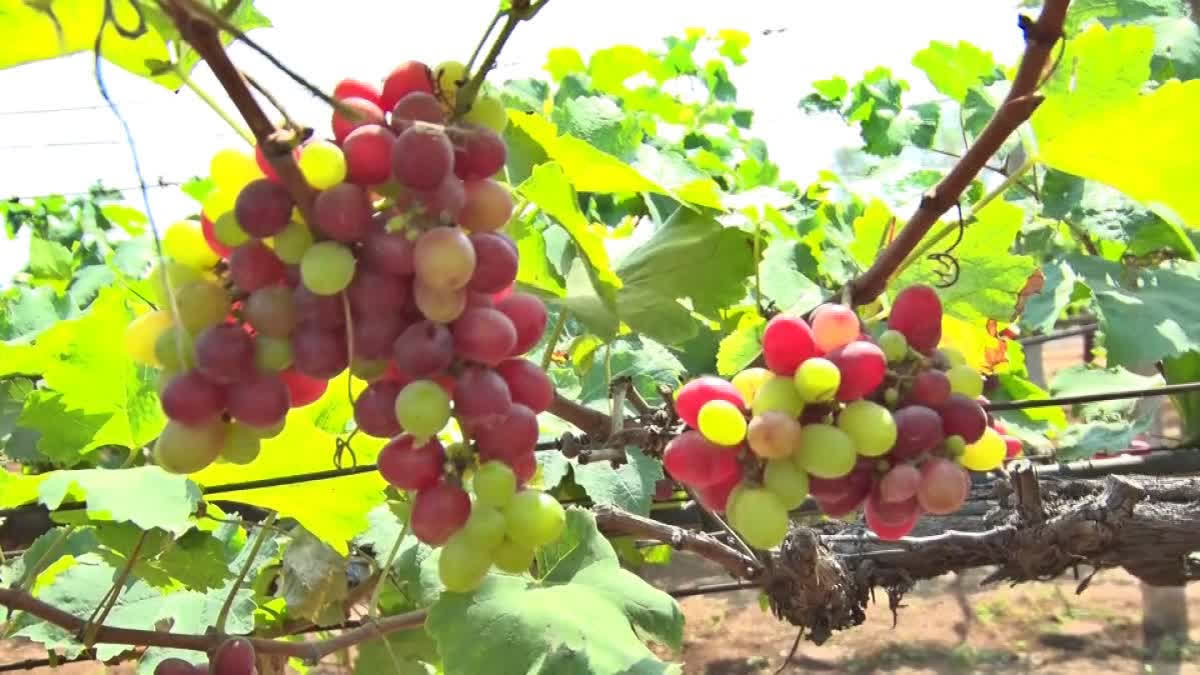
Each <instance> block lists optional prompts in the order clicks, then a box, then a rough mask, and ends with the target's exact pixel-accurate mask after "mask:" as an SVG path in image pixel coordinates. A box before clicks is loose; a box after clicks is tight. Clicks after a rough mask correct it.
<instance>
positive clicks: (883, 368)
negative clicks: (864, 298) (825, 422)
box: [829, 319, 887, 401]
mask: <svg viewBox="0 0 1200 675" xmlns="http://www.w3.org/2000/svg"><path fill="white" fill-rule="evenodd" d="M856 320H857V319H856ZM829 360H830V361H832V362H833V363H834V365H836V366H837V368H838V372H839V373H841V384H840V385H839V386H838V390H837V399H838V400H839V401H853V400H856V399H860V398H865V397H866V396H869V395H870V394H871V393H872V392H874V391H875V390H876V389H877V388H879V385H880V384H882V383H883V378H884V375H886V374H887V358H886V357H884V355H883V350H882V349H880V348H879V347H878V346H877V345H875V344H872V343H870V342H863V341H855V342H851V343H850V344H847V345H846V346H844V347H839V348H838V349H836V350H834V351H833V352H831V353H830V354H829Z"/></svg>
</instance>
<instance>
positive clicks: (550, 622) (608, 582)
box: [426, 509, 683, 675]
mask: <svg viewBox="0 0 1200 675" xmlns="http://www.w3.org/2000/svg"><path fill="white" fill-rule="evenodd" d="M567 519H568V527H567V530H566V532H564V534H563V538H564V539H566V542H565V544H564V545H563V546H562V547H561V548H559V550H563V549H567V550H569V551H570V553H567V554H566V555H561V554H560V555H559V556H558V558H557V562H556V563H555V564H554V565H553V569H552V570H550V572H549V573H548V574H547V575H546V578H545V579H543V580H540V581H535V580H532V579H529V578H528V577H524V576H521V577H517V576H508V575H501V574H491V575H489V576H488V578H487V580H485V581H484V583H483V586H481V587H480V588H479V589H478V590H476V591H475V592H473V593H445V594H443V595H442V596H441V598H439V599H438V601H437V603H435V604H434V606H433V607H432V608H430V611H429V619H428V620H427V622H426V628H427V630H428V631H429V633H430V634H431V635H433V638H434V639H435V640H436V641H437V643H438V652H439V653H440V654H442V658H443V663H444V667H445V671H446V674H447V675H467V674H470V675H475V674H477V673H483V672H504V673H529V674H530V675H534V674H545V675H551V674H553V675H559V674H560V673H580V674H583V673H589V674H595V675H609V674H611V673H626V674H628V675H642V674H651V673H653V674H656V675H658V674H664V673H676V674H677V673H679V672H680V670H679V668H678V666H676V665H673V664H667V663H663V662H662V661H660V660H658V659H657V658H656V657H655V656H654V655H653V654H652V653H651V652H650V650H649V649H647V648H646V646H645V645H644V644H642V639H643V638H652V639H655V640H658V641H660V642H663V643H665V644H667V645H669V646H671V647H673V648H676V649H677V648H679V647H680V645H681V642H682V630H683V614H682V612H680V610H679V606H678V605H677V604H676V603H675V601H674V600H672V599H671V598H670V597H669V596H668V595H666V594H665V593H663V592H662V591H659V590H657V589H654V588H653V587H651V586H650V585H649V584H647V583H646V582H645V581H643V580H641V579H639V578H638V577H637V576H635V575H634V574H633V573H631V572H629V571H627V570H623V569H621V568H620V563H619V561H618V559H617V555H616V553H615V552H614V551H613V549H612V546H611V545H609V544H608V542H607V541H605V540H604V539H603V537H602V535H600V533H599V532H598V531H597V530H596V523H595V518H594V517H593V516H592V515H591V514H590V513H587V512H586V511H583V510H580V509H570V510H568V512H567ZM576 542H577V543H576ZM552 546H556V548H557V545H552ZM563 607H570V608H571V611H569V612H564V611H562V608H563Z"/></svg>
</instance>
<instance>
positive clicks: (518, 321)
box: [496, 293, 547, 356]
mask: <svg viewBox="0 0 1200 675" xmlns="http://www.w3.org/2000/svg"><path fill="white" fill-rule="evenodd" d="M496 309H497V310H499V311H501V312H503V313H504V314H505V315H506V316H508V318H509V320H511V321H512V323H513V326H514V327H515V328H516V329H517V343H516V344H515V345H514V346H513V349H512V351H511V352H509V354H510V355H512V356H519V355H521V354H524V353H525V352H527V351H529V350H530V349H533V347H534V345H536V344H537V343H538V342H539V341H540V340H541V339H542V333H545V332H546V319H547V316H546V305H545V304H543V303H542V301H541V300H540V299H538V297H537V296H535V295H530V294H528V293H513V294H512V295H510V296H508V297H507V298H504V299H503V300H501V301H499V302H497V303H496Z"/></svg>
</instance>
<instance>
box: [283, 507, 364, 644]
mask: <svg viewBox="0 0 1200 675" xmlns="http://www.w3.org/2000/svg"><path fill="white" fill-rule="evenodd" d="M346 589H347V585H346V559H345V557H343V556H342V555H340V554H338V552H337V551H335V550H333V548H331V547H330V546H329V545H328V544H326V543H325V542H323V541H321V540H320V539H317V538H316V537H314V536H312V535H311V534H309V533H308V532H307V531H305V530H304V529H302V528H296V529H293V530H292V541H291V543H290V544H289V545H288V548H287V551H286V552H285V553H284V554H283V567H282V568H281V570H280V585H279V594H280V595H282V596H283V598H284V600H286V601H287V608H288V614H289V615H292V616H297V617H304V618H306V619H308V620H310V621H312V622H313V623H315V624H317V625H318V626H321V625H327V624H331V623H336V622H338V621H340V620H341V619H342V618H343V617H344V616H345V608H344V607H342V601H343V600H345V598H346Z"/></svg>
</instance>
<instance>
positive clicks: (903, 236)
mask: <svg viewBox="0 0 1200 675" xmlns="http://www.w3.org/2000/svg"><path fill="white" fill-rule="evenodd" d="M1070 4H1071V3H1070V0H1046V3H1045V5H1043V6H1042V12H1041V15H1040V16H1039V17H1038V19H1037V21H1036V22H1032V21H1030V20H1029V19H1027V18H1026V17H1024V16H1022V17H1021V18H1022V21H1021V27H1022V29H1023V30H1024V33H1025V54H1024V56H1023V57H1022V58H1021V65H1020V67H1019V69H1018V70H1017V75H1016V77H1015V78H1014V79H1013V84H1012V89H1010V90H1009V92H1008V96H1007V97H1005V99H1004V101H1003V102H1002V103H1001V104H1000V106H999V107H998V108H997V109H996V114H995V115H993V116H992V119H991V120H989V121H988V123H987V126H986V127H984V129H983V132H982V133H980V134H979V137H978V138H976V139H975V142H974V143H972V144H971V147H969V148H967V151H966V152H965V153H963V157H962V160H961V161H959V162H958V164H955V165H954V168H952V169H950V172H949V173H947V174H946V177H945V178H943V179H942V180H941V182H939V183H938V184H937V185H936V186H935V187H934V188H933V189H932V190H931V191H930V192H928V193H926V194H925V196H924V197H922V198H921V204H920V206H918V207H917V211H916V213H914V214H913V215H912V217H911V218H909V220H908V222H907V223H906V224H905V225H904V227H903V228H902V229H901V230H900V233H899V234H897V235H896V238H895V239H893V240H892V243H891V244H889V245H888V247H887V248H885V249H884V250H883V251H882V252H880V254H879V257H877V258H876V259H875V262H874V263H873V264H872V265H871V267H870V269H868V270H867V271H866V272H864V273H863V274H862V275H861V276H859V277H858V278H857V279H855V280H854V281H852V282H850V288H851V290H852V299H853V302H854V304H856V305H864V304H867V303H869V302H871V301H872V300H874V299H875V298H877V297H878V296H879V294H880V293H882V292H883V290H884V288H885V287H886V286H887V283H888V281H889V280H890V279H891V277H892V275H893V274H894V273H895V272H896V270H897V268H899V267H900V265H901V263H903V262H904V260H905V259H906V258H907V257H908V255H909V254H910V253H911V252H912V251H913V249H915V248H916V247H917V245H918V244H919V243H921V240H922V239H923V238H924V237H925V235H926V233H928V232H929V228H931V227H933V224H934V223H936V222H937V220H938V218H939V217H941V215H942V214H943V213H945V212H946V211H948V210H949V209H950V208H951V207H953V206H954V205H955V204H956V203H958V200H959V197H960V196H961V195H962V193H963V191H965V190H966V189H967V187H968V186H969V185H970V184H971V181H972V180H974V179H975V176H976V175H977V174H978V173H979V172H980V171H981V170H982V169H983V167H984V166H985V165H986V164H987V161H988V159H989V158H991V157H992V155H994V154H996V152H997V151H999V150H1000V147H1001V146H1002V145H1003V144H1004V141H1005V140H1006V139H1007V138H1008V137H1009V135H1011V134H1012V132H1013V131H1015V130H1016V129H1017V127H1019V126H1021V124H1023V123H1024V122H1025V121H1026V120H1028V119H1029V117H1030V115H1032V114H1033V111H1034V110H1035V109H1037V107H1038V105H1039V104H1040V103H1041V102H1042V97H1041V96H1039V95H1038V94H1037V93H1036V92H1037V87H1038V84H1039V83H1040V82H1041V79H1042V74H1043V72H1044V71H1045V68H1046V63H1047V62H1048V61H1049V59H1050V53H1051V51H1052V50H1053V48H1054V45H1055V43H1056V42H1058V40H1059V39H1060V38H1061V37H1062V27H1063V21H1064V19H1065V18H1066V15H1067V7H1068V5H1070Z"/></svg>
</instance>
